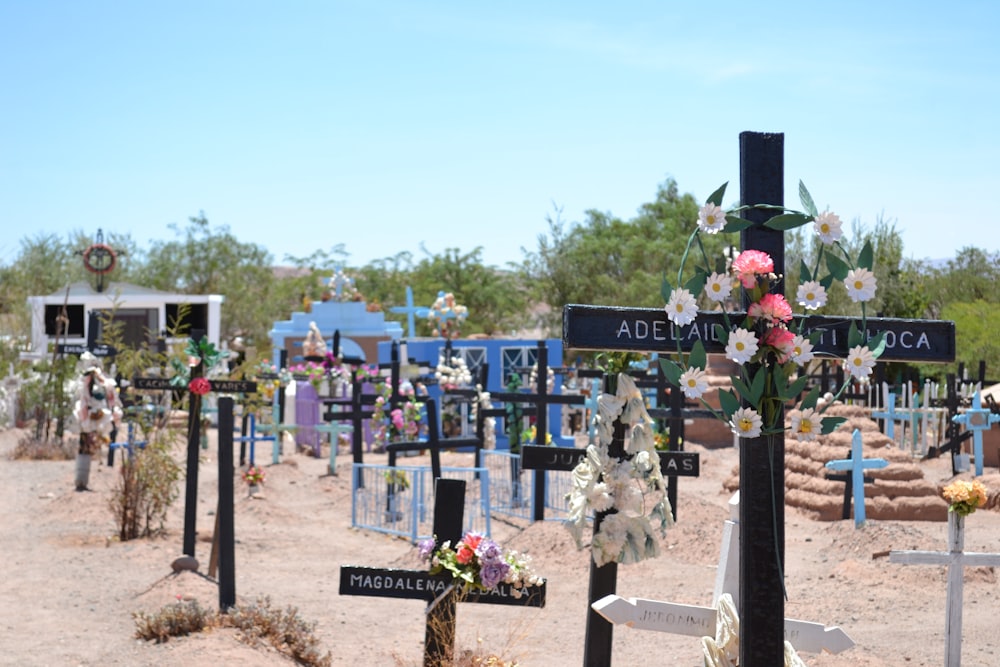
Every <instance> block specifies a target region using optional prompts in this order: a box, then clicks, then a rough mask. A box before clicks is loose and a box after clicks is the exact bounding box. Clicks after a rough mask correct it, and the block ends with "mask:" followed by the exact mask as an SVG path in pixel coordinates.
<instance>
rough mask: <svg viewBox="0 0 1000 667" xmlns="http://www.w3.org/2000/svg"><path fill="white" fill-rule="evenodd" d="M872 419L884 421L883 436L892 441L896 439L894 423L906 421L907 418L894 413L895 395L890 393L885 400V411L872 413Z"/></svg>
mask: <svg viewBox="0 0 1000 667" xmlns="http://www.w3.org/2000/svg"><path fill="white" fill-rule="evenodd" d="M872 419H884V420H885V435H886V437H888V438H889V439H890V440H893V441H894V440H895V439H896V422H897V421H902V420H903V419H907V417H904V416H903V415H901V414H900V413H898V412H896V394H893V393H890V394H889V395H888V396H887V397H886V399H885V410H875V411H873V412H872Z"/></svg>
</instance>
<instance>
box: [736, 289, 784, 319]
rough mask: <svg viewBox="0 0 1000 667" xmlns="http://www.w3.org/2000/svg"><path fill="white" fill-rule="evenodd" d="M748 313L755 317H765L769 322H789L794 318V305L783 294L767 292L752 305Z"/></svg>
mask: <svg viewBox="0 0 1000 667" xmlns="http://www.w3.org/2000/svg"><path fill="white" fill-rule="evenodd" d="M747 315H749V316H750V317H753V318H755V319H760V318H762V317H763V318H764V319H765V320H767V321H768V322H788V321H789V320H791V319H792V307H791V306H790V305H788V301H786V300H785V297H784V296H782V295H781V294H765V295H764V296H763V297H762V298H761V300H760V301H758V302H757V303H754V304H751V305H750V309H749V310H748V311H747Z"/></svg>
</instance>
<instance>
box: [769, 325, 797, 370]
mask: <svg viewBox="0 0 1000 667" xmlns="http://www.w3.org/2000/svg"><path fill="white" fill-rule="evenodd" d="M763 342H764V345H768V346H770V347H773V348H774V349H775V350H777V351H778V363H779V364H783V363H785V362H787V361H788V359H789V357H791V356H792V353H793V352H795V334H793V333H792V332H791V331H789V330H788V329H785V328H783V327H773V328H771V329H768V330H767V333H765V334H764V340H763Z"/></svg>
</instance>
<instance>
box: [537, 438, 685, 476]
mask: <svg viewBox="0 0 1000 667" xmlns="http://www.w3.org/2000/svg"><path fill="white" fill-rule="evenodd" d="M657 454H659V455H660V472H661V473H662V474H663V475H670V476H674V477H698V475H699V473H700V472H701V470H700V464H701V460H700V459H699V458H698V452H657ZM586 455H587V450H585V449H578V448H576V447H547V446H544V445H521V467H522V468H524V469H525V470H563V471H566V470H572V469H573V468H575V467H576V464H578V463H579V462H580V459H582V458H583V457H584V456H586Z"/></svg>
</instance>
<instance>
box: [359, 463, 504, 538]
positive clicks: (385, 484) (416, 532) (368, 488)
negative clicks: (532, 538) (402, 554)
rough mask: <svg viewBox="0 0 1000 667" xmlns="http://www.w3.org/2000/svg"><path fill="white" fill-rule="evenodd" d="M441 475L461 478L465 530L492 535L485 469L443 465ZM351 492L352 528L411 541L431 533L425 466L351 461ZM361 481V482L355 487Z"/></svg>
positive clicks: (431, 492) (428, 471)
mask: <svg viewBox="0 0 1000 667" xmlns="http://www.w3.org/2000/svg"><path fill="white" fill-rule="evenodd" d="M441 475H442V477H446V478H448V479H464V480H465V483H466V486H465V511H464V525H463V529H462V530H463V532H468V531H475V532H477V533H482V534H484V535H489V534H490V473H489V471H488V470H487V469H486V468H449V467H444V468H442V469H441ZM351 479H352V480H353V482H352V484H353V487H354V488H353V489H352V491H353V493H352V494H351V526H352V527H354V528H365V529H368V530H374V531H377V532H381V533H386V534H389V535H396V536H399V537H406V538H408V539H410V540H411V541H412V542H414V543H415V542H417V541H419V540H423V539H427V538H428V537H431V533H432V531H433V522H434V477H433V475H432V474H431V469H430V467H427V466H395V467H390V466H388V465H383V464H372V463H355V464H354V472H353V475H352V477H351ZM359 480H360V481H361V485H360V486H359V483H358V482H359Z"/></svg>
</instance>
